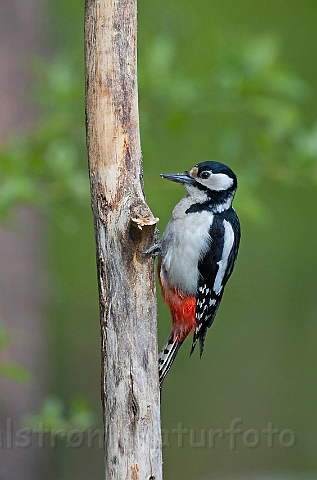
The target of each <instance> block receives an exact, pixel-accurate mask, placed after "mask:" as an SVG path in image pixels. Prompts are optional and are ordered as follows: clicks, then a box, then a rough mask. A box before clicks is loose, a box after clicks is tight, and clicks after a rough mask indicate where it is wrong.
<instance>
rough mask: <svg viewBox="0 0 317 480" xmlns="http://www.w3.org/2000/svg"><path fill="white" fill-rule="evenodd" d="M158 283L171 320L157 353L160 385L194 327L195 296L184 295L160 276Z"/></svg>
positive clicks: (195, 324)
mask: <svg viewBox="0 0 317 480" xmlns="http://www.w3.org/2000/svg"><path fill="white" fill-rule="evenodd" d="M160 285H161V289H162V296H163V298H164V301H165V303H166V304H167V305H168V306H169V308H170V311H171V314H172V320H173V328H172V331H171V333H170V335H169V337H168V339H167V340H166V342H165V344H164V346H163V348H162V350H161V352H160V354H159V379H160V386H162V384H163V381H164V378H165V377H166V374H167V372H168V371H169V369H170V368H171V366H172V363H173V362H174V359H175V357H176V355H177V352H178V350H179V348H180V346H181V345H182V343H183V341H184V340H185V338H186V337H187V335H189V333H190V332H191V331H192V330H194V329H195V328H196V326H197V323H196V298H195V297H193V296H186V295H185V294H184V293H183V292H182V291H181V290H179V289H176V288H172V287H170V286H169V285H166V284H164V283H163V282H162V280H161V278H160Z"/></svg>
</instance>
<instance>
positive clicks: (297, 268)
mask: <svg viewBox="0 0 317 480" xmlns="http://www.w3.org/2000/svg"><path fill="white" fill-rule="evenodd" d="M49 7H50V16H51V22H50V25H51V31H50V35H51V38H52V41H53V43H54V50H55V54H54V58H53V59H52V60H51V61H47V60H41V59H36V60H33V61H32V62H30V68H32V71H33V72H34V75H35V76H36V78H37V86H36V89H35V91H34V98H35V99H36V101H37V102H38V104H39V106H40V109H41V112H42V115H41V119H40V122H39V124H38V125H37V127H36V129H34V131H32V132H31V133H29V134H28V135H20V136H19V137H18V138H14V139H12V142H11V143H10V144H9V145H8V146H7V147H6V148H3V149H2V151H1V152H0V211H1V213H2V214H3V215H4V217H5V216H6V215H9V214H10V212H12V207H13V206H15V205H18V204H20V203H25V202H27V203H31V204H33V205H35V206H36V207H37V208H40V209H43V210H44V212H45V213H46V222H47V230H48V240H47V239H45V240H47V247H46V248H47V259H48V260H47V263H48V268H49V272H50V278H51V281H50V285H51V292H52V304H51V308H50V315H49V322H50V331H51V334H52V340H51V342H52V345H53V347H54V352H55V353H54V359H53V367H52V382H51V391H52V392H54V394H56V395H59V397H60V398H61V400H62V401H63V402H65V403H66V404H68V403H69V402H72V400H71V399H72V397H73V392H78V394H80V395H83V396H84V397H86V398H87V399H88V400H89V402H90V403H91V405H92V406H93V410H94V412H95V415H96V418H100V401H99V364H100V360H99V323H98V322H99V320H98V297H97V286H96V272H95V252H94V238H93V228H92V218H91V212H90V199H89V188H88V187H89V185H88V175H87V162H86V151H85V131H84V127H85V124H84V78H83V67H84V66H83V5H82V4H81V3H79V2H77V1H75V0H67V1H63V2H62V1H61V0H55V1H54V2H49ZM138 8H139V90H140V115H141V137H142V147H143V156H144V178H145V190H146V194H147V199H148V202H149V204H150V206H151V208H152V211H153V212H154V214H155V215H156V216H158V217H160V219H161V221H160V224H159V228H160V230H161V231H162V230H163V229H164V226H165V225H166V222H167V221H168V218H169V216H170V213H171V210H172V208H173V206H174V205H175V203H176V201H177V200H178V199H179V198H180V197H181V196H182V194H183V191H182V190H181V187H178V186H176V185H175V184H169V183H168V182H163V180H161V179H160V177H159V173H161V172H171V171H182V170H184V169H188V168H190V167H191V166H193V165H194V164H195V163H197V162H199V161H203V160H206V159H216V160H218V161H221V162H224V163H228V164H229V165H230V166H231V167H232V168H233V169H234V170H235V171H236V173H237V175H238V178H239V190H238V193H237V197H236V200H235V207H236V210H237V211H238V213H239V216H240V218H241V223H242V244H241V251H240V255H239V259H238V263H237V266H236V270H235V273H234V275H233V277H232V279H231V281H230V284H229V286H228V287H227V291H226V295H225V297H224V301H223V304H222V306H221V309H220V311H219V314H218V316H217V321H216V322H215V325H214V326H213V327H212V329H211V330H210V331H209V333H208V338H207V345H206V349H205V353H204V356H203V359H202V361H199V360H198V358H197V356H193V358H190V360H189V359H188V353H189V347H190V346H189V344H185V346H184V347H183V348H182V349H181V351H180V354H179V357H178V358H177V360H176V363H175V366H174V367H173V369H172V371H171V372H170V374H169V376H168V378H167V380H166V383H165V385H164V392H163V400H162V421H163V428H164V429H165V430H166V431H167V432H168V433H167V434H166V435H167V437H166V438H167V439H168V441H167V443H168V444H169V446H166V447H165V448H164V470H165V477H164V478H165V479H166V480H168V479H178V478H179V479H180V478H181V479H183V480H190V479H207V478H208V479H209V478H210V479H211V478H217V479H221V478H225V477H226V476H230V478H233V476H234V475H236V474H241V475H242V478H258V477H256V475H257V474H260V473H267V475H272V476H269V477H267V478H272V479H275V478H277V476H278V475H281V478H282V477H283V478H298V479H301V478H308V477H306V476H308V474H311V475H313V474H314V473H315V474H316V475H317V462H316V455H315V451H316V447H317V437H316V431H317V415H316V412H315V403H316V382H315V378H316V373H317V370H316V338H317V327H316V322H315V318H316V313H315V312H316V295H315V288H316V283H317V282H316V281H317V279H316V261H317V258H316V257H317V254H316V234H317V227H316V222H315V218H316V182H317V168H316V167H317V163H316V161H317V121H316V120H317V119H316V106H317V100H316V90H315V88H314V86H315V84H316V80H317V78H316V77H317V71H316V67H315V65H316V61H317V52H316V48H315V45H316V41H317V33H316V28H315V25H316V21H317V4H316V5H315V4H314V3H313V2H310V1H309V0H304V1H302V2H300V3H299V2H295V1H293V0H287V1H286V0H279V2H273V0H266V1H262V2H259V1H254V0H253V1H251V0H238V1H233V0H223V1H222V2H215V1H207V0H197V1H196V2H195V3H193V2H190V1H189V0H182V1H180V0H173V1H169V2H167V1H165V0H164V1H162V2H159V3H158V2H153V1H152V0H150V1H149V0H148V1H147V2H145V1H143V0H140V1H139V5H138ZM158 322H159V339H160V344H161V343H162V342H163V341H164V338H165V336H166V335H167V333H168V331H169V328H170V319H169V312H168V311H167V309H166V307H165V306H164V305H163V304H162V302H161V301H159V319H158ZM0 333H1V338H0V340H1V342H2V338H5V333H3V334H2V331H1V332H0ZM0 346H1V345H0ZM11 367H12V368H13V370H14V368H15V367H14V366H11ZM16 368H17V369H18V371H17V372H14V371H12V373H11V376H12V378H14V375H16V377H19V375H20V377H21V380H23V379H24V378H25V376H27V372H24V371H23V369H21V370H19V367H17V366H16ZM7 371H8V373H7V375H9V376H10V366H9V367H8V366H7ZM5 372H6V366H5V365H1V366H0V374H6V373H5ZM35 381H36V379H35ZM59 402H60V400H56V399H55V400H54V397H49V399H48V400H47V402H46V404H45V405H44V407H43V412H41V413H39V417H33V421H34V419H35V420H38V419H41V420H43V419H44V420H45V421H46V422H48V424H50V425H55V426H56V425H61V424H63V425H65V424H67V425H68V426H69V425H77V424H79V425H83V424H84V425H85V426H86V427H87V426H88V425H92V424H94V417H93V416H91V414H90V413H89V409H88V407H87V405H86V404H85V402H84V403H81V401H79V404H78V402H77V403H76V401H75V407H74V408H73V409H72V408H71V413H70V418H68V419H65V417H64V413H63V408H62V406H61V404H60V403H59ZM78 405H79V407H78ZM78 408H79V410H78ZM76 409H77V410H76ZM76 411H79V412H80V418H79V421H78V419H77V423H76V421H73V420H72V419H74V418H75V417H74V415H75V416H76ZM52 412H53V413H52ZM74 412H75V413H74ZM76 418H77V417H76ZM235 418H241V421H242V422H241V423H240V425H239V426H240V428H241V429H242V431H243V432H245V431H247V430H248V429H254V430H256V431H257V432H259V434H260V440H261V441H260V444H259V446H257V447H256V448H248V447H247V446H246V445H244V443H243V441H242V435H240V436H239V435H238V436H237V442H236V443H237V445H236V448H235V449H234V450H231V449H230V448H229V438H228V436H227V437H226V436H225V437H224V438H220V437H219V438H216V440H215V446H214V447H213V448H211V447H210V446H208V441H207V445H205V446H200V447H199V446H197V444H199V443H200V438H201V436H200V435H201V431H202V429H203V430H207V431H208V430H209V429H223V430H225V429H228V428H229V427H230V423H231V421H232V420H233V419H235ZM52 419H53V420H52ZM50 422H51V423H50ZM52 422H53V423H52ZM54 422H55V423H54ZM63 422H64V423H63ZM65 422H66V423H65ZM85 422H86V423H85ZM179 422H181V423H182V424H183V426H184V428H187V429H189V430H190V429H191V430H192V431H193V432H194V437H192V440H190V435H189V434H186V435H184V444H183V446H182V447H180V446H178V444H177V436H176V434H174V433H173V431H172V430H173V429H176V428H177V426H178V424H179ZM269 422H272V423H273V425H274V427H275V428H277V429H279V431H282V430H284V429H291V430H293V431H294V432H295V433H296V444H295V445H294V446H293V447H292V448H285V447H283V446H282V445H281V444H280V442H279V441H278V437H276V442H275V445H274V447H273V448H269V447H268V446H267V438H266V436H265V435H264V434H263V433H261V432H262V429H265V428H267V425H268V423H269ZM97 424H98V422H97ZM95 425H96V423H95ZM194 443H195V445H196V446H194ZM52 462H53V463H54V469H53V470H52V471H55V472H56V471H57V472H58V475H57V477H54V480H56V478H58V479H60V480H62V479H66V478H67V479H68V480H70V479H73V478H76V479H77V480H80V479H84V478H103V473H102V472H103V452H102V449H100V448H98V447H95V448H93V449H90V448H88V447H87V448H84V447H83V448H81V449H77V450H76V449H67V448H66V446H65V444H63V443H61V445H60V448H58V449H57V451H56V453H55V455H53V457H52ZM50 471H51V469H50V468H48V469H47V475H46V476H47V478H53V474H51V477H50V476H49V475H50V473H49V472H50ZM270 472H271V473H270ZM272 472H273V473H272ZM288 475H289V476H288ZM305 475H306V476H305ZM278 478H280V477H278ZM309 478H313V477H309ZM314 478H315V477H314Z"/></svg>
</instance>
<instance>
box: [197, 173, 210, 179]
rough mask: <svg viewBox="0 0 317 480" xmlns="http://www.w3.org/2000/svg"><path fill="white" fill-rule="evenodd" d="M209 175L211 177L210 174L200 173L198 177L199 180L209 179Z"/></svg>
mask: <svg viewBox="0 0 317 480" xmlns="http://www.w3.org/2000/svg"><path fill="white" fill-rule="evenodd" d="M210 175H211V173H210V172H201V174H200V175H199V176H200V178H204V179H206V178H209V177H210Z"/></svg>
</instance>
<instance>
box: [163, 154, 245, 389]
mask: <svg viewBox="0 0 317 480" xmlns="http://www.w3.org/2000/svg"><path fill="white" fill-rule="evenodd" d="M162 177H163V178H166V179H167V180H171V181H174V182H178V183H182V184H183V185H184V186H185V188H186V196H185V197H184V198H182V200H181V201H180V202H179V203H178V204H177V205H176V207H175V208H174V210H173V214H172V218H171V220H170V221H169V223H168V225H167V227H166V229H165V231H164V233H163V236H162V238H161V242H160V246H161V251H160V255H159V278H160V284H161V289H162V295H163V298H164V300H165V302H166V303H167V305H168V306H169V308H170V310H171V314H172V320H173V328H172V331H171V334H170V335H169V337H168V339H167V341H166V343H165V345H164V347H163V348H162V351H161V353H160V356H159V371H160V383H161V384H162V383H163V380H164V378H165V376H166V374H167V372H168V370H169V368H170V367H171V365H172V363H173V361H174V359H175V357H176V354H177V352H178V350H179V347H180V346H181V345H182V343H183V341H184V340H185V338H186V337H187V335H188V334H189V333H190V332H191V331H194V338H193V343H192V348H191V353H192V352H193V351H194V348H195V346H196V344H197V342H198V341H199V343H200V355H202V353H203V350H204V342H205V337H206V332H207V329H208V328H209V327H210V326H211V325H212V323H213V321H214V318H215V316H216V313H217V310H218V308H219V305H220V302H221V299H222V296H223V292H224V287H225V285H226V283H227V281H228V279H229V277H230V275H231V273H232V271H233V268H234V265H235V261H236V257H237V253H238V248H239V242H240V224H239V220H238V217H237V215H236V213H235V211H234V209H233V208H232V200H233V198H234V195H235V192H236V189H237V178H236V176H235V174H234V173H233V171H232V170H231V169H230V168H229V167H227V166H226V165H223V164H221V163H218V162H211V161H208V162H202V163H200V164H198V165H196V166H195V167H193V168H192V169H191V170H189V171H188V172H185V173H184V174H166V175H162Z"/></svg>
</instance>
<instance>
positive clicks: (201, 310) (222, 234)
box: [190, 208, 240, 356]
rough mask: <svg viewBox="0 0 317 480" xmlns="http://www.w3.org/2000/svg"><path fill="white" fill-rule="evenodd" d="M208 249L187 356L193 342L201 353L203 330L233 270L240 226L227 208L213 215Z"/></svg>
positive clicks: (215, 310) (218, 302)
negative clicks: (198, 344)
mask: <svg viewBox="0 0 317 480" xmlns="http://www.w3.org/2000/svg"><path fill="white" fill-rule="evenodd" d="M209 235H210V242H211V243H210V248H209V250H208V251H207V252H206V254H205V255H204V257H203V258H202V259H201V260H200V261H199V264H198V270H199V274H200V275H199V280H198V286H197V294H196V322H197V327H196V329H195V332H194V338H193V344H192V348H191V352H190V353H191V354H192V352H193V351H194V348H195V346H196V343H197V341H198V340H199V343H200V356H201V355H202V353H203V350H204V343H205V337H206V333H207V329H208V328H209V327H210V326H211V325H212V323H213V321H214V319H215V316H216V313H217V310H218V308H219V305H220V301H221V298H222V295H223V291H224V287H225V285H226V283H227V281H228V279H229V277H230V275H231V273H232V271H233V267H234V265H235V261H236V258H237V254H238V248H239V242H240V224H239V220H238V217H237V215H236V213H235V211H234V210H233V209H232V208H231V209H229V210H227V211H225V212H221V213H218V214H215V215H214V219H213V223H212V225H211V228H210V231H209Z"/></svg>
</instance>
